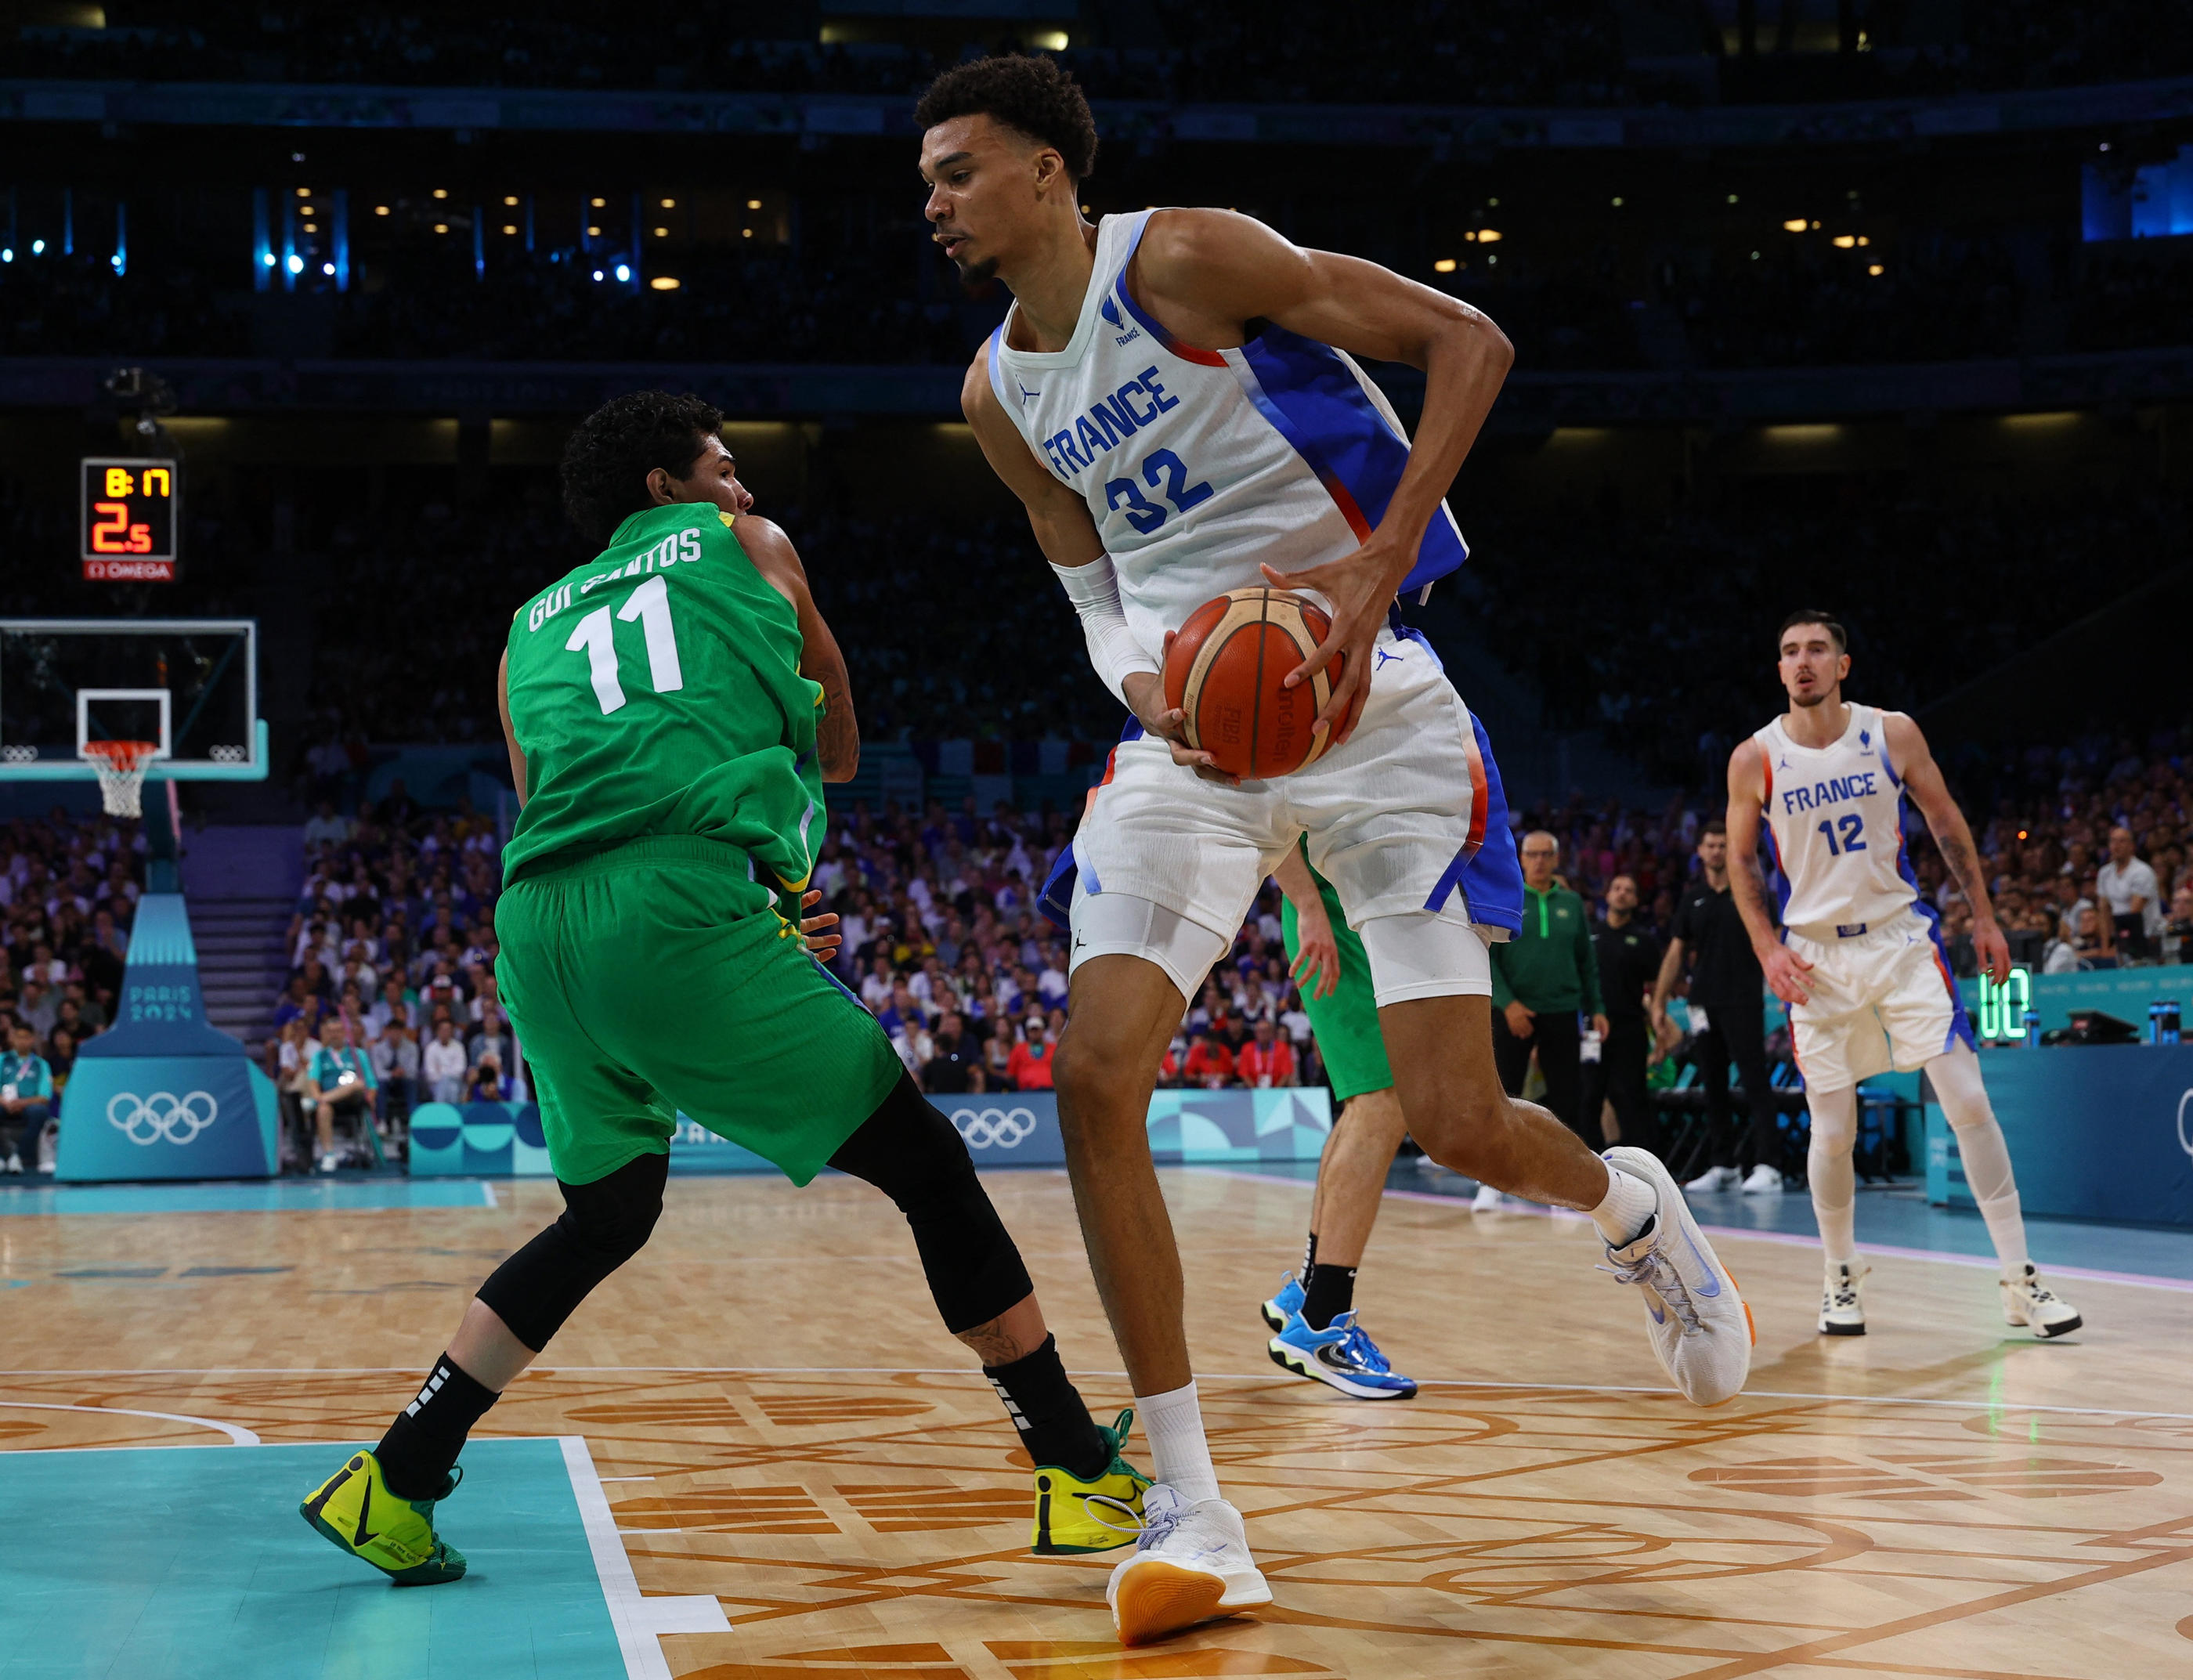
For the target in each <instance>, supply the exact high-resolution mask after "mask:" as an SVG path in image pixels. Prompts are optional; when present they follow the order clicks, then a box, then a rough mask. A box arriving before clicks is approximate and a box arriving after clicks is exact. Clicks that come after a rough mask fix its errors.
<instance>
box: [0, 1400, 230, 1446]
mask: <svg viewBox="0 0 2193 1680" xmlns="http://www.w3.org/2000/svg"><path fill="white" fill-rule="evenodd" d="M0 1406H7V1407H11V1408H15V1409H16V1410H19V1411H25V1412H108V1413H115V1414H117V1416H120V1417H124V1418H157V1419H160V1420H161V1421H162V1422H163V1423H170V1424H195V1425H198V1427H199V1428H200V1429H212V1430H219V1431H220V1432H221V1433H222V1434H223V1435H225V1436H227V1437H228V1444H229V1445H230V1446H232V1447H256V1446H258V1445H259V1444H260V1441H259V1437H258V1436H256V1435H255V1434H253V1433H252V1432H251V1431H249V1430H248V1429H246V1428H244V1427H243V1425H241V1424H225V1423H222V1422H221V1421H220V1419H217V1418H192V1417H187V1416H186V1415H184V1414H183V1413H180V1412H136V1411H132V1410H131V1409H130V1408H129V1407H127V1406H62V1405H58V1404H55V1403H54V1402H49V1401H42V1400H0ZM144 1444H145V1445H146V1446H147V1447H174V1446H179V1445H183V1446H186V1445H188V1444H189V1443H188V1442H173V1441H147V1442H145V1443H144ZM30 1450H31V1451H33V1452H36V1451H39V1450H41V1449H39V1448H31V1449H30ZM43 1450H45V1451H48V1452H98V1451H104V1450H106V1449H105V1448H89V1447H79V1448H44V1449H43ZM122 1450H125V1451H126V1450H130V1449H127V1448H124V1449H122Z"/></svg>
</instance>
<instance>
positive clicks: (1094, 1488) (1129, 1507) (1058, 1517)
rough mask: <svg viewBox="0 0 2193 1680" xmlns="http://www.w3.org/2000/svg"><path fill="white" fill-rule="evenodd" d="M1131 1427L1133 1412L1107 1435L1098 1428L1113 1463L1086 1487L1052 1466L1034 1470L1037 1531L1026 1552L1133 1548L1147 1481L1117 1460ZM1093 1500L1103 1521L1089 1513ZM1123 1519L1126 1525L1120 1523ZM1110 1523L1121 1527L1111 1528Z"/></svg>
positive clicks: (1050, 1553)
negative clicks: (1100, 1506)
mask: <svg viewBox="0 0 2193 1680" xmlns="http://www.w3.org/2000/svg"><path fill="white" fill-rule="evenodd" d="M1134 1426H1135V1413H1134V1408H1132V1407H1130V1408H1128V1409H1127V1410H1125V1411H1124V1412H1122V1413H1119V1417H1118V1418H1117V1419H1115V1420H1114V1423H1113V1425H1112V1426H1111V1427H1110V1428H1109V1429H1105V1428H1104V1425H1102V1424H1099V1425H1097V1428H1098V1429H1100V1430H1103V1432H1104V1438H1105V1439H1106V1440H1108V1441H1109V1442H1111V1443H1112V1462H1111V1464H1110V1465H1108V1466H1107V1467H1106V1469H1105V1471H1104V1473H1103V1474H1102V1476H1097V1478H1096V1479H1095V1480H1094V1481H1091V1482H1084V1481H1083V1480H1082V1479H1081V1478H1080V1477H1079V1476H1076V1475H1074V1472H1073V1471H1068V1470H1062V1469H1060V1468H1059V1467H1058V1466H1057V1465H1037V1466H1036V1471H1035V1528H1034V1532H1033V1533H1032V1534H1029V1536H1028V1550H1029V1551H1033V1552H1034V1553H1036V1554H1037V1555H1038V1556H1039V1557H1058V1556H1061V1555H1065V1554H1072V1553H1075V1552H1085V1551H1116V1550H1117V1549H1118V1548H1119V1547H1120V1546H1123V1545H1133V1544H1134V1543H1135V1535H1136V1533H1137V1528H1138V1527H1139V1525H1140V1522H1141V1520H1142V1489H1143V1488H1147V1487H1148V1486H1149V1485H1150V1478H1149V1477H1148V1476H1145V1475H1143V1474H1142V1471H1139V1470H1137V1469H1136V1468H1135V1467H1134V1465H1131V1464H1129V1463H1128V1462H1127V1461H1126V1459H1125V1458H1123V1457H1121V1456H1120V1454H1122V1452H1123V1451H1124V1450H1125V1448H1126V1445H1127V1436H1128V1433H1129V1432H1130V1431H1131V1430H1132V1429H1133V1428H1134ZM1091 1499H1102V1501H1104V1511H1105V1514H1106V1515H1108V1516H1109V1517H1111V1518H1112V1522H1106V1521H1104V1520H1103V1518H1102V1517H1101V1516H1100V1515H1099V1514H1098V1513H1097V1512H1095V1511H1091V1510H1090V1509H1089V1502H1090V1501H1091ZM1123 1517H1125V1520H1124V1521H1123V1520H1122V1518H1123ZM1113 1522H1118V1523H1119V1526H1118V1527H1116V1528H1115V1527H1114V1526H1113Z"/></svg>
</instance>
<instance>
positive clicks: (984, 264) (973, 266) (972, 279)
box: [952, 256, 998, 288]
mask: <svg viewBox="0 0 2193 1680" xmlns="http://www.w3.org/2000/svg"><path fill="white" fill-rule="evenodd" d="M952 261H953V263H955V264H956V265H957V266H958V267H959V284H961V285H963V286H966V287H969V288H972V287H976V286H984V285H988V284H989V283H990V282H991V281H993V280H994V279H996V278H998V260H997V258H995V257H993V256H988V257H984V258H983V259H982V261H980V262H961V261H959V258H958V257H956V256H955V257H953V259H952Z"/></svg>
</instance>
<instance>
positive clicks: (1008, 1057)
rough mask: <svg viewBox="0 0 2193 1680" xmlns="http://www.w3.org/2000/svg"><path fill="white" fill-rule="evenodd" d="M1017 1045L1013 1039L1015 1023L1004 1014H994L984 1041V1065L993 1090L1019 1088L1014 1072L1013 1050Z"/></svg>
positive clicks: (985, 1073)
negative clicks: (1014, 1078)
mask: <svg viewBox="0 0 2193 1680" xmlns="http://www.w3.org/2000/svg"><path fill="white" fill-rule="evenodd" d="M1017 1047H1018V1046H1016V1044H1015V1043H1014V1041H1013V1023H1011V1021H1010V1020H1008V1019H1006V1018H1005V1016H1003V1015H1002V1014H1000V1015H993V1016H992V1017H991V1018H990V1033H989V1036H988V1038H986V1039H984V1040H983V1041H982V1067H983V1070H984V1075H985V1077H986V1079H987V1081H988V1085H989V1088H990V1089H991V1090H993V1091H1014V1090H1017V1089H1018V1088H1019V1087H1018V1086H1017V1085H1016V1083H1015V1082H1014V1080H1013V1072H1012V1068H1013V1052H1014V1051H1015V1050H1016V1048H1017Z"/></svg>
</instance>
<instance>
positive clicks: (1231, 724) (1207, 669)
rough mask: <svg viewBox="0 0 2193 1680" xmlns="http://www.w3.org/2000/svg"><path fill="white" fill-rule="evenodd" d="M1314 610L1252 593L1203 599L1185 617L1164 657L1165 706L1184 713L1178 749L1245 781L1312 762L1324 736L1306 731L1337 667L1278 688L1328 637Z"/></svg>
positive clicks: (1271, 592) (1272, 593) (1261, 591)
mask: <svg viewBox="0 0 2193 1680" xmlns="http://www.w3.org/2000/svg"><path fill="white" fill-rule="evenodd" d="M1331 629H1332V621H1331V619H1330V618H1328V617H1327V616H1326V614H1325V612H1324V611H1323V610H1322V609H1321V608H1320V607H1317V606H1314V605H1311V604H1310V603H1309V602H1308V601H1307V600H1305V599H1303V597H1302V596H1300V595H1297V594H1293V593H1290V592H1289V591H1287V590H1285V589H1268V588H1263V587H1262V586H1261V585H1260V586H1257V587H1253V588H1246V589H1234V590H1231V591H1229V592H1228V593H1225V594H1223V595H1221V596H1220V597H1219V598H1218V599H1217V600H1215V601H1205V603H1204V604H1203V605H1201V606H1200V607H1198V608H1196V610H1195V611H1194V612H1192V613H1190V614H1188V622H1187V623H1185V624H1183V625H1182V626H1181V627H1180V634H1178V635H1177V636H1176V637H1175V638H1174V639H1173V645H1172V651H1171V652H1170V653H1169V654H1167V655H1166V656H1165V704H1166V706H1167V707H1169V708H1178V709H1179V710H1181V711H1182V712H1183V713H1185V714H1187V715H1186V720H1185V724H1184V730H1185V733H1186V734H1187V737H1188V745H1189V746H1191V747H1194V748H1200V749H1201V750H1202V751H1204V752H1206V753H1209V754H1211V756H1212V757H1213V758H1215V759H1216V760H1217V761H1218V768H1219V769H1221V770H1222V771H1226V773H1227V774H1228V775H1229V776H1239V777H1242V778H1243V779H1244V780H1252V779H1253V780H1262V779H1263V778H1264V777H1272V776H1285V775H1287V774H1289V773H1290V772H1291V771H1297V770H1300V769H1301V768H1302V767H1303V765H1307V764H1314V763H1315V762H1316V761H1317V759H1318V758H1319V756H1320V754H1323V753H1324V751H1325V749H1326V747H1327V746H1328V745H1330V744H1331V739H1332V734H1333V733H1337V731H1338V730H1339V729H1341V728H1343V727H1345V725H1346V723H1347V720H1346V718H1345V717H1343V718H1341V719H1340V720H1337V722H1336V724H1335V725H1334V730H1333V731H1330V732H1328V733H1326V734H1325V735H1322V736H1320V735H1314V734H1312V733H1311V731H1310V725H1312V724H1314V723H1315V722H1316V721H1317V714H1318V713H1319V712H1320V710H1321V709H1322V708H1324V706H1325V703H1326V701H1328V700H1330V699H1331V697H1332V691H1333V687H1334V685H1336V684H1337V683H1338V682H1339V680H1340V676H1341V663H1342V662H1341V659H1340V657H1339V656H1338V655H1335V656H1334V657H1333V660H1332V662H1331V664H1329V665H1327V666H1326V668H1324V669H1323V670H1321V671H1320V672H1319V673H1318V674H1316V675H1315V676H1314V677H1312V678H1311V679H1309V680H1308V682H1305V683H1303V684H1300V685H1297V686H1296V687H1294V688H1284V687H1282V686H1280V685H1281V683H1282V682H1283V681H1284V680H1285V677H1286V674H1287V673H1288V672H1290V671H1291V670H1293V669H1294V668H1295V667H1296V666H1297V665H1299V664H1301V663H1302V662H1303V660H1305V659H1307V658H1308V657H1309V656H1310V655H1311V654H1312V653H1314V652H1315V651H1316V650H1317V645H1318V644H1319V643H1320V642H1321V641H1323V640H1324V639H1326V636H1327V635H1329V634H1331Z"/></svg>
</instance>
